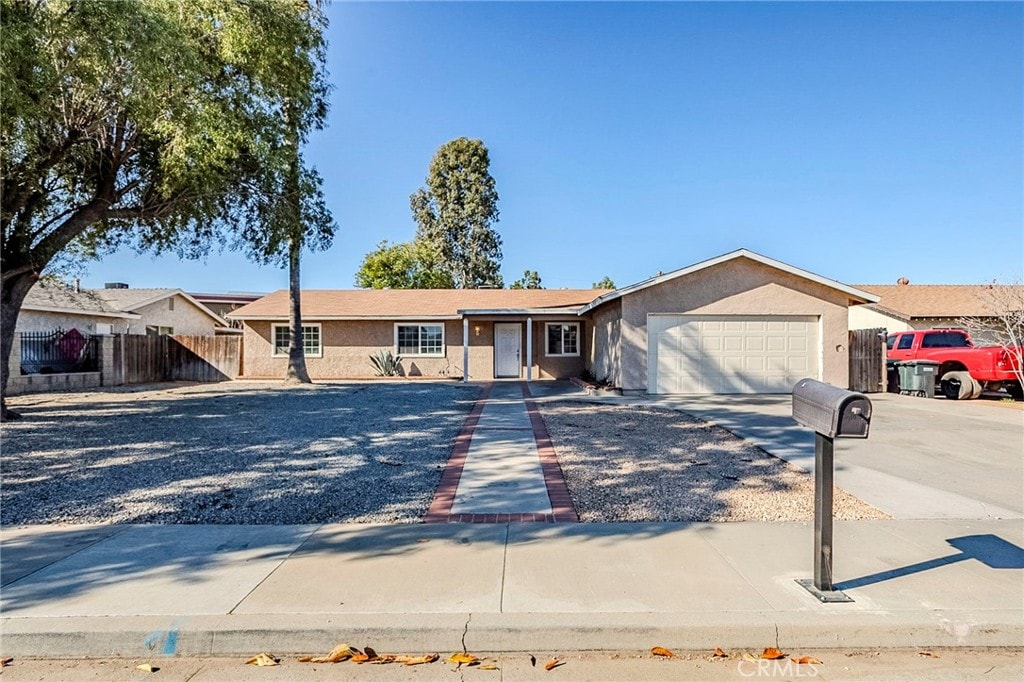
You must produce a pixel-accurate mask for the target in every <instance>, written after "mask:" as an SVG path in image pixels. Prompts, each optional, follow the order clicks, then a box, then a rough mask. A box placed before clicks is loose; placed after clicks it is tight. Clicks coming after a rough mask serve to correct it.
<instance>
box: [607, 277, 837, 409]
mask: <svg viewBox="0 0 1024 682" xmlns="http://www.w3.org/2000/svg"><path fill="white" fill-rule="evenodd" d="M621 301H622V323H621V324H622V326H621V339H620V344H619V345H620V354H621V363H622V381H621V386H622V388H623V389H624V390H627V391H646V390H647V315H648V314H649V313H677V314H684V313H692V314H708V315H815V316H818V317H819V318H820V330H821V349H822V357H821V371H822V380H823V381H826V382H829V383H832V384H835V385H837V386H846V385H848V376H849V366H848V352H847V347H846V346H847V342H848V338H847V332H848V317H847V306H848V303H849V299H848V298H847V296H846V294H844V293H842V292H840V291H836V290H835V289H832V288H830V287H827V286H824V285H822V284H818V283H816V282H812V281H810V280H807V279H804V278H802V277H798V276H796V275H792V274H789V273H787V272H784V271H782V270H776V269H775V268H771V267H769V266H767V265H763V264H761V263H758V262H756V261H751V260H749V259H746V258H739V259H736V260H732V261H728V262H725V263H722V264H720V265H715V266H713V267H710V268H706V269H704V270H700V271H699V272H695V273H691V274H689V275H684V276H682V277H677V278H676V279H673V280H670V281H667V282H663V283H661V284H658V285H656V286H652V287H649V288H647V289H642V290H640V291H637V292H634V293H632V294H627V295H625V296H623V297H622V299H621Z"/></svg>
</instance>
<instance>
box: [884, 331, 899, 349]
mask: <svg viewBox="0 0 1024 682" xmlns="http://www.w3.org/2000/svg"><path fill="white" fill-rule="evenodd" d="M895 345H896V335H895V334H890V335H889V336H888V337H887V338H886V339H885V349H886V350H892V347H893V346H895Z"/></svg>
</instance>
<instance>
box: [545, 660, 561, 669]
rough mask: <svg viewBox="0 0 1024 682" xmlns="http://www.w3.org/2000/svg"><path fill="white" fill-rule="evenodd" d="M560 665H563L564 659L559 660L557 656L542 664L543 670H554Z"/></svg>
mask: <svg viewBox="0 0 1024 682" xmlns="http://www.w3.org/2000/svg"><path fill="white" fill-rule="evenodd" d="M560 665H565V661H561V660H559V659H557V658H552V659H551V660H550V661H548V662H547V663H545V664H544V669H545V670H554V669H555V668H557V667H558V666H560Z"/></svg>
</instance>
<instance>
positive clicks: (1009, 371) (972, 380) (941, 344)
mask: <svg viewBox="0 0 1024 682" xmlns="http://www.w3.org/2000/svg"><path fill="white" fill-rule="evenodd" d="M885 346H886V349H887V350H886V358H888V359H889V360H896V361H900V362H903V361H906V360H933V361H935V362H938V363H939V367H938V371H937V373H936V378H937V380H938V385H939V388H940V389H941V391H942V393H943V395H945V396H946V397H947V398H950V399H952V400H958V399H964V398H977V397H978V396H979V395H981V390H982V389H983V388H984V389H987V390H990V391H997V390H999V389H1000V388H1004V389H1006V392H1007V393H1009V394H1010V395H1011V396H1012V397H1013V399H1014V400H1021V399H1022V398H1024V390H1022V389H1021V383H1020V379H1019V376H1018V375H1017V374H1016V373H1015V372H1014V362H1015V361H1016V362H1020V357H1021V356H1020V349H1017V351H1016V358H1015V357H1014V352H1013V350H1012V349H1011V350H1007V349H1005V348H1002V347H1000V346H975V345H974V343H972V342H971V338H970V337H969V336H968V335H967V332H965V331H964V330H963V329H924V330H916V331H908V332H896V333H894V334H889V336H888V337H886V340H885Z"/></svg>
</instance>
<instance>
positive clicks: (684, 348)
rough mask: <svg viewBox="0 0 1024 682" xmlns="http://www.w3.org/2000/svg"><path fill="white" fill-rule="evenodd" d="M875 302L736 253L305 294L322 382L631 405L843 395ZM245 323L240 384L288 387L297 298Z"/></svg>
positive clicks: (252, 307)
mask: <svg viewBox="0 0 1024 682" xmlns="http://www.w3.org/2000/svg"><path fill="white" fill-rule="evenodd" d="M875 302H877V297H876V296H874V295H872V294H869V293H867V292H864V291H860V290H858V289H856V288H853V287H850V286H847V285H844V284H840V283H839V282H836V281H834V280H830V279H827V278H824V277H821V276H820V275H816V274H814V273H811V272H807V271H805V270H801V269H799V268H795V267H793V266H790V265H787V264H785V263H782V262H780V261H776V260H773V259H771V258H767V257H765V256H761V255H759V254H756V253H753V252H751V251H747V250H745V249H740V250H738V251H734V252H732V253H728V254H725V255H723V256H719V257H718V258H713V259H710V260H706V261H703V262H701V263H697V264H695V265H692V266H689V267H686V268H682V269H680V270H676V271H674V272H670V273H667V274H659V275H658V276H657V277H653V278H651V279H649V280H646V281H644V282H640V283H638V284H634V285H632V286H628V287H623V288H621V289H617V290H615V291H602V290H591V289H587V290H567V289H552V290H544V289H536V290H529V289H526V290H488V289H476V290H376V291H375V290H355V291H352V290H346V291H340V290H333V291H322V290H321V291H304V292H303V294H302V310H303V328H304V334H303V336H304V345H305V347H306V349H305V350H306V365H307V369H308V370H309V373H310V376H311V377H312V378H314V379H341V378H359V377H369V376H371V375H372V374H373V370H372V368H371V365H370V361H369V357H370V355H371V354H373V353H376V352H377V351H379V350H380V349H389V350H391V351H392V352H393V353H395V354H397V355H400V356H401V357H402V368H403V370H404V373H405V374H406V375H409V376H450V377H465V378H466V379H472V380H489V379H500V378H526V379H534V378H567V377H573V376H578V375H579V374H580V373H581V372H582V371H583V370H584V369H586V370H589V371H590V372H592V373H593V374H594V375H595V376H597V378H598V379H602V380H608V381H611V382H612V383H614V384H615V385H617V386H619V387H621V388H622V389H623V390H625V391H628V392H634V393H639V392H648V393H665V394H671V393H787V392H789V391H790V390H791V389H792V386H793V384H795V383H796V382H797V381H798V380H799V379H802V378H804V377H808V376H810V377H814V378H817V379H821V380H823V381H827V382H830V383H833V384H836V385H839V386H846V385H847V377H848V354H847V348H846V344H847V329H848V325H847V321H848V314H847V313H848V309H849V307H850V306H852V305H859V304H863V303H875ZM228 317H229V318H230V319H237V320H241V321H242V322H243V324H244V330H245V333H244V336H243V344H244V353H243V357H244V362H243V370H242V374H243V376H246V377H251V378H277V377H282V376H284V373H285V367H286V365H287V342H288V326H287V318H288V293H287V291H278V292H275V293H273V294H270V295H268V296H266V297H264V298H262V299H260V300H258V301H255V302H253V303H251V304H249V305H247V306H244V307H242V308H240V309H238V310H236V311H234V312H233V313H230V314H229V315H228Z"/></svg>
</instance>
